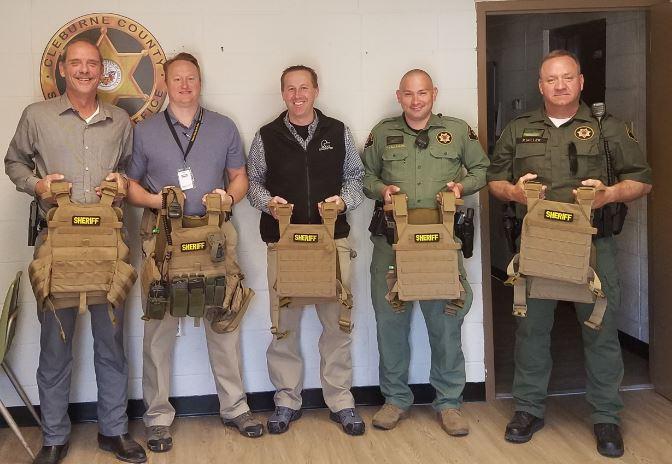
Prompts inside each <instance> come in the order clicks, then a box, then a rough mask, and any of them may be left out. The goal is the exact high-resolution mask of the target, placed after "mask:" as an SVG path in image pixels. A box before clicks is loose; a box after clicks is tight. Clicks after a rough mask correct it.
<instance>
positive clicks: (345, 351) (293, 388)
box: [266, 238, 355, 412]
mask: <svg viewBox="0 0 672 464" xmlns="http://www.w3.org/2000/svg"><path fill="white" fill-rule="evenodd" d="M336 249H337V250H338V259H339V263H340V270H341V281H342V283H343V285H344V286H345V287H347V288H350V246H349V245H348V240H347V239H346V238H342V239H337V240H336ZM267 258H268V289H269V290H268V293H269V297H270V301H271V306H273V305H277V304H278V299H277V296H276V293H275V289H274V288H275V281H276V273H277V251H276V244H275V243H270V244H269V245H268V250H267ZM303 303H306V304H309V302H304V301H296V300H295V301H293V303H292V304H290V306H289V307H288V308H283V309H282V310H281V311H280V324H279V328H280V330H282V331H288V333H287V336H286V337H284V338H282V339H281V340H277V339H276V338H275V337H273V340H272V341H271V344H270V346H269V347H268V351H267V352H266V356H267V361H268V372H269V375H270V377H271V382H273V385H274V386H275V388H276V390H277V391H276V393H275V398H274V399H275V405H276V406H284V407H287V408H291V409H300V408H301V403H302V400H301V390H303V358H302V357H301V346H300V338H299V336H300V323H301V315H302V312H303V311H302V309H303ZM315 309H316V310H317V316H318V317H319V319H320V322H321V323H322V335H321V336H320V341H319V343H318V348H319V350H320V381H321V383H322V394H323V396H324V401H325V402H326V403H327V406H328V407H329V409H330V410H332V411H334V412H336V411H340V410H341V409H345V408H354V407H355V400H354V398H353V397H352V393H350V387H352V358H351V355H350V345H351V343H352V337H351V335H350V334H348V333H346V332H343V331H342V330H341V329H340V328H339V325H338V319H339V315H340V311H341V305H340V303H339V302H338V301H336V300H334V301H322V302H316V303H315Z"/></svg>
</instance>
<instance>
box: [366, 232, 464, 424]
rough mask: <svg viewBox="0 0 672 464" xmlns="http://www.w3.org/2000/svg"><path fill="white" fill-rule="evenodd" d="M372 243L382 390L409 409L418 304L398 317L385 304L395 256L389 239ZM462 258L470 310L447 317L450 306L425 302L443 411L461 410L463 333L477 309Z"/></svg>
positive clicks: (437, 406) (435, 381)
mask: <svg viewBox="0 0 672 464" xmlns="http://www.w3.org/2000/svg"><path fill="white" fill-rule="evenodd" d="M371 241H372V242H373V245H374V247H373V258H372V260H371V299H372V302H373V308H374V310H375V314H376V328H377V331H378V352H379V353H380V363H379V375H380V390H381V392H382V393H383V396H385V402H387V403H391V404H394V405H395V406H398V407H400V408H402V409H407V408H409V407H410V406H411V405H412V404H413V393H412V392H411V389H410V388H409V387H408V368H409V364H410V360H411V347H410V344H409V341H408V337H409V334H410V329H411V313H412V311H411V310H412V303H411V302H409V303H407V304H406V310H405V311H403V312H395V311H394V310H393V309H392V306H390V304H389V303H388V302H387V300H386V299H385V295H386V293H387V282H386V280H385V275H386V274H387V271H388V269H389V266H390V265H393V264H394V252H393V251H392V247H391V246H390V245H388V243H387V241H386V239H385V237H378V236H372V237H371ZM461 258H462V256H461V254H460V275H461V276H462V277H461V280H462V285H463V286H464V289H465V292H466V297H465V304H464V308H463V309H462V310H461V311H458V313H457V315H454V316H450V315H447V314H445V313H444V308H445V306H446V300H433V301H421V302H420V308H421V309H422V314H423V316H424V318H425V324H426V326H427V331H428V334H429V344H430V347H431V350H432V353H431V368H430V372H429V382H430V384H431V385H432V386H433V387H434V389H435V390H436V399H435V400H434V402H433V403H432V406H433V407H434V409H436V410H437V411H440V410H442V409H446V408H459V407H460V406H461V404H462V391H463V390H464V384H465V382H466V374H465V371H464V355H463V354H462V334H461V328H462V321H463V320H464V316H465V314H466V313H467V312H468V311H469V308H470V307H471V301H472V299H473V295H472V291H471V287H470V286H469V284H468V283H467V281H466V279H465V278H464V275H465V272H464V267H463V266H462V259H461Z"/></svg>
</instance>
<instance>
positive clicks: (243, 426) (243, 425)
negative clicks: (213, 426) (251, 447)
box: [222, 411, 264, 438]
mask: <svg viewBox="0 0 672 464" xmlns="http://www.w3.org/2000/svg"><path fill="white" fill-rule="evenodd" d="M222 422H223V423H224V425H227V426H229V427H234V428H237V429H238V431H239V432H240V434H241V435H242V436H244V437H249V438H257V437H260V436H262V435H263V434H264V427H263V426H262V425H261V422H259V419H257V418H256V417H254V416H253V415H252V413H251V412H250V411H245V412H244V413H242V414H241V415H239V416H236V417H234V418H233V419H224V418H222Z"/></svg>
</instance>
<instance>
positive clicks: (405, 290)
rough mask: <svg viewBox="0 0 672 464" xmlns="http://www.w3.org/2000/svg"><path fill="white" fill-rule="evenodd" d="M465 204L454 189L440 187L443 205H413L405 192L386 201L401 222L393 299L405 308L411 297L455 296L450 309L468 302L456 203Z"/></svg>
mask: <svg viewBox="0 0 672 464" xmlns="http://www.w3.org/2000/svg"><path fill="white" fill-rule="evenodd" d="M461 204H463V201H462V200H459V199H456V198H455V194H454V193H453V192H440V193H439V201H438V207H437V208H416V209H410V210H409V209H408V205H407V197H406V195H405V194H396V195H392V203H391V204H390V205H385V209H386V210H387V211H392V215H393V216H394V222H395V224H396V234H395V235H396V239H397V240H396V243H395V244H394V245H393V246H392V248H393V250H394V252H395V262H396V268H395V269H390V271H389V272H388V274H387V285H388V293H387V295H386V297H385V298H386V299H387V301H388V302H389V303H390V304H391V305H392V308H393V309H395V310H397V311H403V310H404V308H405V305H404V302H405V301H416V300H449V301H448V303H447V304H446V308H445V312H446V314H456V312H457V311H458V310H459V309H461V308H462V307H463V306H464V298H465V293H464V287H463V286H462V283H461V282H460V269H459V256H458V253H459V252H460V249H461V248H462V246H461V245H460V244H459V243H458V242H456V241H455V238H454V230H453V229H454V217H455V207H456V205H461Z"/></svg>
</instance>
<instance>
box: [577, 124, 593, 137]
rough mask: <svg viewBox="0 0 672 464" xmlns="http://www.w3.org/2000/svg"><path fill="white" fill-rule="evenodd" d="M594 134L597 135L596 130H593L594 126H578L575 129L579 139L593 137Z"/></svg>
mask: <svg viewBox="0 0 672 464" xmlns="http://www.w3.org/2000/svg"><path fill="white" fill-rule="evenodd" d="M593 135H595V131H594V130H593V128H592V127H589V126H581V127H577V128H576V130H575V131H574V136H575V137H576V138H577V139H579V140H589V139H592V138H593Z"/></svg>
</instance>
